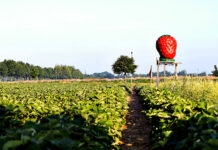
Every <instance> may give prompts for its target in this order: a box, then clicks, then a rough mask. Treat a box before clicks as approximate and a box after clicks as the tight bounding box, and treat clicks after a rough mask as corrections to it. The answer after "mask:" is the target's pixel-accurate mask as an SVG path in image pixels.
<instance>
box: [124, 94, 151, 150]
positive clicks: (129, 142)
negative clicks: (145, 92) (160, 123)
mask: <svg viewBox="0 0 218 150" xmlns="http://www.w3.org/2000/svg"><path fill="white" fill-rule="evenodd" d="M129 107H130V109H129V112H128V114H127V116H126V125H125V126H124V127H123V128H124V130H123V132H122V138H121V149H122V150H150V149H151V147H150V145H149V134H150V131H151V126H150V125H149V123H148V119H147V118H146V116H145V114H143V113H142V112H141V111H142V110H143V108H142V105H141V103H140V102H139V96H138V95H137V94H136V92H135V90H133V92H132V94H131V97H130V100H129Z"/></svg>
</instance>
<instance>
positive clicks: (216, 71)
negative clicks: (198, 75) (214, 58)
mask: <svg viewBox="0 0 218 150" xmlns="http://www.w3.org/2000/svg"><path fill="white" fill-rule="evenodd" d="M214 69H215V70H214V71H212V73H213V76H216V77H217V76H218V70H217V66H216V65H214Z"/></svg>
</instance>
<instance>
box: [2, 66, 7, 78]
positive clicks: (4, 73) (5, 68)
mask: <svg viewBox="0 0 218 150" xmlns="http://www.w3.org/2000/svg"><path fill="white" fill-rule="evenodd" d="M7 75H8V67H7V65H6V64H5V63H0V76H2V77H3V78H4V77H6V76H7Z"/></svg>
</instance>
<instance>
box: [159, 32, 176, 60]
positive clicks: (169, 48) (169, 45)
mask: <svg viewBox="0 0 218 150" xmlns="http://www.w3.org/2000/svg"><path fill="white" fill-rule="evenodd" d="M176 47H177V43H176V39H175V38H174V37H172V36H170V35H162V36H161V37H159V38H158V40H157V42H156V48H157V51H158V52H159V54H160V60H166V61H168V60H172V61H174V59H173V58H174V57H175V56H176Z"/></svg>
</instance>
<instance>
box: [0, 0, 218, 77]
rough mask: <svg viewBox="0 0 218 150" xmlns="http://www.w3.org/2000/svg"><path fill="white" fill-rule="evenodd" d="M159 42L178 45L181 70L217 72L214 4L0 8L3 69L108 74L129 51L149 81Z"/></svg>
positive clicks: (189, 0) (42, 1) (17, 4)
mask: <svg viewBox="0 0 218 150" xmlns="http://www.w3.org/2000/svg"><path fill="white" fill-rule="evenodd" d="M163 34H170V35H172V36H173V37H175V38H176V40H177V43H178V47H177V55H176V57H175V59H176V61H180V62H182V64H181V65H180V66H179V70H183V69H186V70H187V71H188V72H202V71H206V72H207V73H210V72H211V71H212V70H214V65H215V64H216V65H218V0H34V1H33V0H0V61H3V60H4V59H14V60H16V61H19V60H21V61H23V62H28V63H31V64H34V65H40V66H42V67H54V66H55V65H56V64H63V65H72V66H75V67H76V68H78V69H80V70H81V71H82V72H83V73H84V72H85V71H86V73H93V72H103V71H109V72H112V70H111V65H112V64H113V63H114V62H115V60H116V59H117V58H118V57H119V56H120V55H129V56H130V54H131V51H133V56H134V58H135V63H136V64H137V65H138V69H137V71H136V73H148V72H149V68H150V65H153V66H154V69H156V66H155V61H156V57H159V54H158V52H157V51H156V48H155V43H156V40H157V39H158V37H159V36H161V35H163ZM161 69H163V68H161ZM167 69H168V70H169V71H173V70H174V68H173V67H167Z"/></svg>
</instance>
